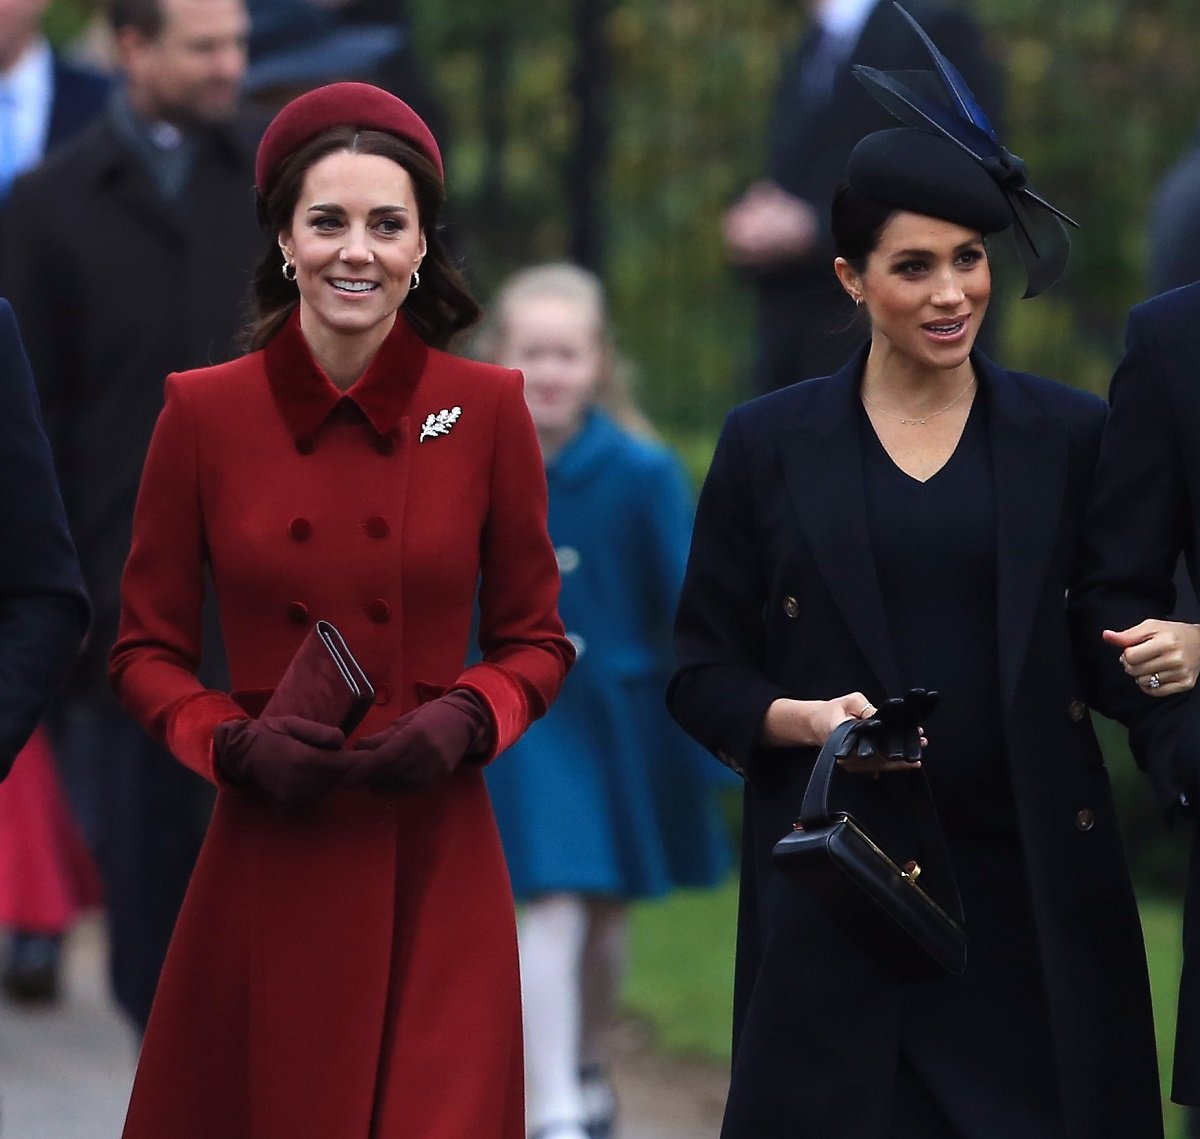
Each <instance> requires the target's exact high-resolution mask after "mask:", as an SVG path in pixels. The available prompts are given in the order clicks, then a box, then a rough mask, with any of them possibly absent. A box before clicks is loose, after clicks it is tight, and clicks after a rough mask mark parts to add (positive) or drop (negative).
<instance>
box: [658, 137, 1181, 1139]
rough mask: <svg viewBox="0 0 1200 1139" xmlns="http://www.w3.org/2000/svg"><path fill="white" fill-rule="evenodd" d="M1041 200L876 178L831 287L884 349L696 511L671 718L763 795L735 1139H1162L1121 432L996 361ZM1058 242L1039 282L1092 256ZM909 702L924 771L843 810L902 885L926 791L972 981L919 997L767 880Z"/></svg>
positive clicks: (796, 415)
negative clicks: (1130, 793)
mask: <svg viewBox="0 0 1200 1139" xmlns="http://www.w3.org/2000/svg"><path fill="white" fill-rule="evenodd" d="M1022 169H1023V167H1022V166H1021V164H1020V163H1019V160H1015V159H1014V158H1013V157H1012V156H1011V155H1009V154H1008V152H1006V151H1004V150H1003V148H1001V147H999V146H998V145H997V146H996V148H995V154H994V155H989V156H988V165H986V166H985V165H984V163H983V162H980V161H977V160H976V158H975V157H973V156H972V155H971V154H970V153H969V152H968V151H967V150H965V149H963V148H962V147H961V146H960V145H959V144H958V142H956V141H953V140H952V138H949V137H946V136H945V135H943V134H939V133H934V132H933V131H932V130H926V129H922V128H919V127H911V126H910V127H904V128H899V129H895V130H889V131H883V132H877V133H874V134H871V135H869V136H868V137H867V138H866V139H864V140H863V141H862V142H861V143H860V144H859V145H858V146H857V147H856V148H855V150H854V151H853V152H852V154H851V157H850V160H849V163H848V166H847V184H846V185H845V186H844V187H842V188H841V189H840V190H839V192H838V194H837V196H836V198H835V200H834V205H833V210H832V231H833V234H834V240H835V242H836V247H837V249H838V253H839V256H838V258H837V260H836V261H835V263H834V268H835V269H836V272H837V277H838V279H839V281H840V283H841V286H842V288H844V289H845V291H846V293H847V294H848V296H849V297H850V298H851V300H852V302H853V303H854V304H855V305H856V306H859V307H860V308H861V309H863V310H865V312H866V313H867V315H868V316H869V320H870V342H869V345H867V346H866V347H864V348H863V349H862V350H860V351H859V352H858V353H856V354H855V355H854V356H853V357H852V358H851V359H850V360H849V362H848V363H846V364H845V365H844V366H843V367H842V368H841V369H839V370H838V371H837V372H835V373H834V374H833V375H830V376H827V377H824V378H820V379H813V380H808V381H806V382H804V383H799V384H795V385H793V386H791V387H789V388H785V389H783V390H781V391H778V392H774V393H771V394H769V395H766V396H763V397H760V398H759V399H757V400H754V401H752V402H750V403H748V404H745V405H743V406H741V407H739V408H736V409H735V410H734V411H733V412H732V413H731V414H730V415H729V417H728V419H727V420H726V423H725V426H724V429H723V430H722V433H721V436H720V441H719V442H718V445H717V450H716V454H715V456H714V458H713V462H712V467H711V469H710V471H709V473H708V476H707V478H706V480H705V483H704V487H703V490H702V493H701V496H700V502H699V506H698V510H697V516H696V524H695V530H694V538H693V544H692V550H691V554H690V558H689V563H688V569H687V575H686V579H685V583H684V587H683V592H682V597H681V600H680V605H679V611H678V616H677V622H676V652H677V658H678V668H677V671H676V672H675V674H674V676H673V678H672V681H671V685H670V688H669V691H668V702H669V704H670V706H671V708H672V710H673V712H674V714H675V716H676V717H677V719H678V720H679V722H680V723H681V724H682V725H683V726H684V727H685V728H686V729H687V730H688V731H690V732H691V733H692V734H693V735H694V736H695V737H696V738H697V739H698V740H699V741H700V742H701V743H703V744H704V745H705V746H707V747H708V748H709V749H710V750H711V751H713V752H714V753H715V754H716V755H717V756H718V757H719V758H722V759H724V760H725V762H726V763H728V764H729V765H731V766H733V767H734V768H735V769H736V770H739V771H741V772H742V774H743V775H744V777H745V779H746V790H745V809H744V828H743V851H742V855H743V868H742V883H741V895H740V913H739V925H738V947H737V973H736V979H735V1028H734V1051H733V1071H732V1080H731V1086H730V1093H729V1099H728V1103H727V1106H726V1113H725V1123H724V1129H723V1132H722V1135H723V1137H724V1139H784V1137H791V1136H793V1135H795V1134H796V1127H797V1126H798V1122H797V1121H800V1124H801V1125H802V1128H803V1130H804V1131H805V1132H807V1133H808V1134H812V1135H820V1136H822V1139H951V1137H953V1139H1011V1137H1012V1136H1015V1135H1020V1136H1021V1137H1022V1139H1034V1137H1037V1139H1061V1137H1062V1136H1063V1135H1074V1136H1079V1137H1085V1136H1086V1137H1088V1139H1111V1137H1112V1136H1116V1135H1120V1136H1122V1137H1123V1139H1155V1137H1158V1136H1161V1135H1162V1120H1161V1107H1160V1104H1159V1091H1158V1077H1157V1070H1156V1062H1155V1046H1154V1035H1153V1025H1152V1019H1151V1008H1150V992H1149V986H1148V981H1147V974H1146V962H1145V955H1144V950H1143V945H1142V938H1141V929H1140V926H1139V922H1138V914H1137V908H1136V906H1135V904H1134V897H1133V891H1132V887H1131V884H1130V881H1129V873H1128V869H1127V866H1126V863H1125V858H1124V854H1123V850H1122V845H1121V839H1120V833H1119V828H1118V823H1117V818H1116V812H1115V808H1114V805H1113V801H1112V796H1111V792H1110V787H1109V780H1108V775H1107V772H1106V771H1105V768H1104V763H1103V759H1102V757H1101V754H1100V750H1099V747H1098V745H1097V742H1096V738H1095V735H1094V734H1093V731H1092V725H1091V722H1090V720H1089V718H1088V712H1087V707H1086V705H1085V703H1084V699H1083V697H1084V689H1083V685H1082V682H1081V679H1080V677H1079V676H1078V675H1077V674H1076V669H1075V666H1074V663H1073V660H1072V654H1071V644H1070V637H1069V630H1068V626H1067V620H1066V612H1065V607H1064V605H1063V596H1064V593H1065V592H1066V590H1067V588H1068V586H1069V585H1070V584H1071V583H1072V580H1073V575H1074V572H1075V566H1076V555H1077V548H1076V547H1077V535H1078V530H1079V527H1080V524H1081V520H1082V513H1083V508H1084V503H1085V499H1086V495H1087V492H1088V488H1089V486H1090V482H1091V474H1092V468H1093V465H1094V462H1095V458H1096V453H1097V450H1098V448H1099V443H1100V433H1101V430H1102V428H1103V424H1104V418H1105V408H1104V404H1103V401H1101V400H1100V399H1098V398H1096V397H1095V396H1092V395H1089V394H1087V393H1084V392H1080V391H1076V390H1073V389H1070V388H1067V387H1065V386H1063V385H1060V384H1056V383H1054V382H1052V381H1050V380H1047V379H1043V378H1041V377H1037V376H1031V375H1026V374H1022V373H1018V372H1013V371H1009V370H1007V369H1005V368H1002V367H1000V366H998V365H996V364H994V363H992V362H991V361H990V360H989V359H987V358H986V357H985V356H984V355H983V354H982V353H980V352H979V351H978V350H977V349H976V348H975V346H974V345H975V339H976V334H977V332H978V329H979V326H980V324H981V322H982V321H983V318H984V314H985V312H986V310H987V305H988V301H989V299H990V293H991V282H990V273H989V262H988V257H987V252H986V247H985V245H984V240H983V238H984V235H986V234H990V233H993V232H996V231H999V230H1002V229H1003V228H1004V227H1005V226H1006V225H1008V224H1009V223H1010V222H1011V219H1012V216H1013V211H1014V210H1016V209H1017V208H1018V207H1019V208H1020V209H1021V210H1022V211H1023V212H1024V216H1025V217H1026V218H1028V217H1030V216H1032V215H1033V214H1034V213H1037V214H1039V216H1042V217H1043V220H1048V219H1047V218H1046V217H1045V216H1044V215H1042V214H1041V207H1034V206H1032V205H1031V201H1030V200H1029V199H1028V198H1027V197H1026V190H1025V189H1024V185H1025V184H1024V179H1023V178H1016V177H1014V176H1013V172H1015V171H1019V170H1022ZM1039 232H1040V236H1039V237H1038V241H1037V245H1038V248H1037V250H1036V251H1034V250H1033V249H1029V250H1027V252H1028V253H1029V254H1030V256H1031V258H1032V259H1033V262H1034V265H1033V267H1032V268H1031V271H1030V280H1031V283H1032V282H1033V281H1034V280H1035V279H1038V278H1040V279H1041V280H1042V283H1043V284H1044V283H1045V279H1046V274H1045V273H1044V272H1040V271H1038V263H1039V262H1041V263H1042V264H1043V267H1044V265H1046V264H1059V263H1061V260H1062V258H1063V257H1064V256H1065V250H1064V249H1063V248H1062V242H1063V241H1064V240H1065V233H1063V232H1062V231H1061V229H1060V228H1059V227H1056V226H1055V225H1053V224H1049V225H1048V227H1047V228H1045V229H1044V230H1041V229H1040V231H1039ZM1047 234H1049V235H1050V236H1049V237H1047ZM1055 234H1057V238H1055V237H1054V235H1055ZM1056 241H1057V247H1056ZM910 688H926V689H933V690H937V691H938V692H939V693H940V694H941V702H940V705H939V706H938V708H937V709H936V712H935V713H934V715H933V716H932V717H931V718H930V722H929V723H928V724H927V725H925V727H926V729H927V735H928V745H927V747H926V748H925V749H924V753H923V756H922V758H921V759H920V761H919V765H920V766H919V769H917V770H914V769H913V765H910V764H908V763H906V762H905V761H902V760H890V759H887V758H886V757H884V756H882V755H880V754H878V753H872V754H871V755H869V756H867V757H865V758H861V759H858V760H856V761H851V760H846V761H844V763H845V766H844V767H843V768H842V769H841V770H840V771H839V772H838V774H837V778H836V779H835V782H834V793H833V795H834V800H835V806H836V807H837V808H838V809H841V810H846V811H848V812H849V813H850V814H851V815H852V816H853V817H854V818H855V819H856V820H858V821H859V822H860V823H861V824H862V825H863V826H864V829H865V830H866V831H867V833H868V834H871V835H873V836H876V837H877V838H878V839H879V840H880V841H881V843H882V845H883V846H884V849H885V850H887V852H888V853H889V854H890V855H891V856H892V858H893V859H894V860H895V861H896V862H897V863H898V864H899V865H904V864H905V862H906V861H907V860H909V859H915V860H919V861H924V860H925V856H924V854H923V853H922V845H921V844H922V843H924V842H927V841H929V840H930V836H929V834H928V832H927V831H925V830H923V829H922V826H921V823H920V821H919V819H918V815H917V812H918V810H919V802H920V797H921V796H923V795H924V793H925V792H924V789H923V788H922V787H921V782H922V781H926V780H927V783H928V789H929V791H930V792H932V798H933V802H934V804H935V805H936V808H937V814H938V816H939V817H940V821H941V829H942V830H943V832H944V838H945V845H946V847H947V849H948V851H949V854H950V858H951V862H952V866H953V873H954V876H955V878H956V879H957V886H958V891H959V893H960V894H961V899H962V908H963V910H964V912H965V927H966V931H967V938H968V948H967V963H966V970H965V972H963V973H962V974H961V975H960V976H951V975H948V974H947V975H943V976H940V977H937V978H934V979H909V978H906V977H904V976H902V975H901V974H900V973H898V972H896V971H894V970H893V969H892V968H891V962H890V961H889V960H888V959H887V958H886V957H884V956H883V955H882V951H881V950H879V949H877V948H876V947H875V945H874V944H864V943H863V942H862V941H861V940H860V939H859V938H857V937H855V936H854V933H853V930H847V928H846V927H844V926H843V925H842V924H840V923H839V922H837V921H836V920H835V919H834V918H833V917H831V916H830V915H829V913H828V912H827V911H826V909H825V908H824V907H823V906H822V905H821V904H820V903H819V902H818V901H817V900H816V899H815V898H814V897H813V896H811V895H810V894H809V893H808V892H806V891H805V889H804V888H803V887H802V885H799V884H797V883H794V882H792V881H790V880H788V879H786V878H784V877H783V875H782V874H781V872H780V871H779V870H778V869H777V868H776V867H775V865H774V863H773V861H772V848H773V846H774V845H775V843H776V842H777V841H778V840H779V839H780V838H782V837H783V836H784V835H785V834H788V833H790V831H791V829H792V823H793V820H794V819H795V818H796V817H797V816H798V815H799V813H800V804H801V801H802V799H803V796H804V792H805V788H806V785H807V783H808V779H809V775H810V773H811V771H812V767H813V761H814V758H815V756H816V749H818V748H819V747H821V745H823V744H824V742H825V741H826V739H827V738H828V737H829V735H830V734H831V732H832V731H833V729H834V728H835V727H836V726H837V725H839V724H840V723H843V722H845V721H847V720H855V719H863V720H867V719H870V718H871V717H873V715H874V713H875V711H876V709H877V708H878V706H879V705H880V704H881V703H882V702H883V700H884V699H885V698H887V697H895V696H898V695H899V694H900V693H902V692H904V691H905V690H907V689H910ZM918 856H919V857H918ZM941 897H942V899H946V898H948V897H949V895H948V894H947V893H943V894H942V895H941Z"/></svg>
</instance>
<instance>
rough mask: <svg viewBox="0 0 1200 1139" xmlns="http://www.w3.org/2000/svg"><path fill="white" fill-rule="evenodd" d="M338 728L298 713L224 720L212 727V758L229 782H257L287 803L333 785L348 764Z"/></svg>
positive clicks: (297, 803) (303, 801) (300, 802)
mask: <svg viewBox="0 0 1200 1139" xmlns="http://www.w3.org/2000/svg"><path fill="white" fill-rule="evenodd" d="M345 742H346V737H345V736H344V735H343V734H342V731H341V729H340V728H334V727H330V726H329V725H328V724H319V723H317V722H316V721H315V720H306V719H304V718H303V717H301V716H268V717H267V718H266V719H263V720H226V721H225V722H224V723H221V724H218V725H217V726H216V729H215V730H214V731H213V763H214V765H215V767H216V768H217V771H218V772H219V773H220V774H221V775H222V776H223V777H224V778H225V779H226V780H227V781H228V782H229V783H231V784H233V785H235V786H243V787H257V788H258V789H259V790H261V791H265V792H266V793H267V794H268V795H269V796H270V797H271V798H272V799H274V800H276V801H277V802H279V803H281V804H282V805H283V806H285V807H303V806H306V805H308V804H310V803H313V802H315V801H316V800H317V799H319V798H321V797H322V796H323V795H325V794H327V793H328V792H330V791H332V790H333V788H334V787H335V786H337V784H338V783H339V782H341V779H342V776H343V775H344V774H345V772H346V769H347V768H348V767H349V766H350V762H351V761H350V756H349V754H348V753H347V752H344V751H342V750H341V747H342V744H344V743H345Z"/></svg>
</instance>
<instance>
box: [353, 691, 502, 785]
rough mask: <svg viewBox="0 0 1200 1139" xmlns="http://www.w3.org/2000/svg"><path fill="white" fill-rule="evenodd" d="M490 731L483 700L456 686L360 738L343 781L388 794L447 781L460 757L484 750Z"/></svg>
mask: <svg viewBox="0 0 1200 1139" xmlns="http://www.w3.org/2000/svg"><path fill="white" fill-rule="evenodd" d="M491 728H492V721H491V717H490V716H489V714H488V711H487V709H486V708H485V707H484V705H483V702H482V701H481V700H480V699H479V698H478V697H477V696H475V695H474V693H472V692H469V691H467V690H466V689H465V688H456V689H454V690H452V691H450V692H447V693H446V694H445V695H444V696H439V697H438V698H437V699H436V700H430V701H429V702H428V703H427V704H422V705H421V706H420V707H418V708H414V709H413V710H412V711H411V712H408V713H406V714H405V715H403V716H401V717H400V718H399V719H398V720H393V721H392V722H391V723H390V724H389V725H388V726H387V727H386V728H384V729H383V731H382V732H377V733H376V734H375V735H373V736H366V737H364V738H363V739H360V740H358V741H357V742H356V743H355V745H354V747H353V749H352V750H351V752H350V756H351V757H352V758H353V760H354V764H353V766H352V767H351V769H350V770H349V772H347V774H346V777H345V779H344V780H343V783H344V785H345V786H347V787H363V786H365V787H370V788H371V789H372V790H373V791H385V792H387V791H402V790H404V789H405V788H409V787H417V786H420V785H421V784H422V783H432V782H434V781H436V780H440V779H447V778H449V776H451V775H452V774H453V773H454V771H455V769H456V768H457V767H458V765H459V764H460V763H462V761H463V760H464V759H466V758H467V757H468V756H469V755H473V754H477V753H480V752H481V751H482V750H483V747H484V744H485V743H486V741H487V739H488V737H489V734H490V732H491Z"/></svg>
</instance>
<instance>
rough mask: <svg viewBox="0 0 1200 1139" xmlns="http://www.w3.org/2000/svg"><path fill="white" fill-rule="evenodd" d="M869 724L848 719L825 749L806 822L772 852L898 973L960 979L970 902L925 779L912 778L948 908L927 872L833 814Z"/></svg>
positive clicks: (808, 794)
mask: <svg viewBox="0 0 1200 1139" xmlns="http://www.w3.org/2000/svg"><path fill="white" fill-rule="evenodd" d="M865 726H866V725H864V724H863V723H862V722H861V721H858V720H847V721H846V722H845V723H843V724H840V725H839V726H838V727H837V728H836V729H835V730H834V732H833V734H832V735H831V736H830V737H829V739H828V741H827V742H826V744H825V746H824V747H823V748H822V749H821V753H820V755H819V756H818V757H817V762H816V764H815V766H814V767H813V771H812V775H811V776H810V777H809V781H808V787H807V789H806V791H805V794H804V800H803V803H802V805H801V808H800V818H799V819H798V820H797V821H796V823H795V824H794V830H793V831H792V833H791V834H788V835H785V836H784V837H783V838H781V839H780V840H779V841H778V842H777V843H776V844H775V847H774V850H773V851H772V853H773V855H774V859H775V864H776V866H778V867H779V869H780V870H781V871H782V872H783V873H784V874H786V875H787V876H788V877H789V878H791V879H792V880H793V881H795V882H796V883H797V884H798V885H799V886H800V887H801V888H802V889H804V890H807V891H809V892H811V894H812V895H813V896H814V897H816V898H817V899H818V900H819V902H820V904H821V905H823V906H824V907H825V908H826V909H827V911H828V912H829V913H830V914H831V916H832V917H833V918H834V919H835V921H837V922H838V924H839V925H841V926H842V927H843V928H844V929H845V931H846V932H847V934H848V935H850V936H851V937H853V938H854V939H855V940H857V941H858V942H859V943H860V944H862V945H863V946H864V947H865V948H866V949H867V950H868V951H869V952H871V953H872V954H873V955H875V956H876V957H877V958H878V959H879V960H880V961H881V962H882V963H883V964H884V965H885V966H886V967H887V968H888V969H889V970H890V971H892V972H893V973H895V974H896V975H898V976H901V977H905V978H917V977H927V976H937V975H945V974H947V973H949V974H955V975H957V974H959V973H961V972H962V971H963V970H964V969H965V968H966V966H967V935H966V932H965V931H964V929H963V914H962V903H961V901H960V900H959V896H958V888H957V886H956V885H955V884H954V878H953V874H952V873H951V872H950V868H949V855H948V854H946V852H945V840H944V839H943V838H942V833H941V827H940V825H939V824H938V820H937V813H936V810H935V808H934V804H933V799H932V797H931V795H930V793H929V785H928V783H927V782H926V781H925V776H924V774H923V773H922V772H921V771H919V770H917V771H913V772H912V773H911V778H912V779H914V780H918V781H919V787H918V795H917V797H916V802H917V806H918V810H919V817H918V818H917V819H916V820H915V821H916V823H917V825H918V827H919V828H920V831H921V835H922V840H923V844H922V845H923V849H926V850H931V851H936V852H937V857H938V860H939V861H941V859H942V858H943V857H944V859H945V864H944V866H940V867H939V868H938V871H939V880H940V881H941V882H942V883H943V887H942V890H941V893H942V894H943V900H942V902H941V903H939V902H938V901H936V900H935V899H934V898H933V897H931V896H930V894H929V893H928V892H927V891H926V890H925V889H923V888H922V886H921V885H920V884H919V879H920V877H921V867H920V866H919V865H918V864H917V863H916V862H911V861H910V862H907V863H906V864H904V865H897V863H896V862H895V861H894V860H893V859H892V858H891V857H889V856H888V854H887V852H886V851H884V850H883V849H881V848H880V846H879V845H878V844H877V843H875V842H874V841H872V839H871V837H870V835H868V834H867V833H866V831H864V830H863V828H862V827H861V826H859V825H858V823H856V822H855V821H854V819H853V818H851V817H850V815H848V814H846V813H845V812H844V811H830V809H829V786H830V782H831V781H832V779H833V773H834V770H835V768H836V765H837V761H838V759H839V758H840V757H842V756H846V755H849V754H850V752H851V751H852V750H853V749H854V747H856V746H857V745H858V742H859V741H858V740H857V739H856V736H857V735H858V733H859V732H860V730H862V729H863V728H864V727H865ZM909 777H910V776H908V775H906V776H905V778H909Z"/></svg>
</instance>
